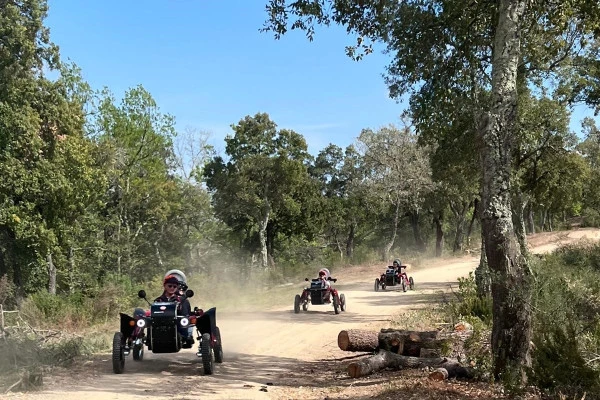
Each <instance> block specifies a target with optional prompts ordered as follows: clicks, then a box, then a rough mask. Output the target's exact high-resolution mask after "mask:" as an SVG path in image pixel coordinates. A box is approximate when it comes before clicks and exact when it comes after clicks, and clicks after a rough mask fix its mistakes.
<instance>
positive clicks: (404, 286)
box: [402, 279, 406, 292]
mask: <svg viewBox="0 0 600 400" xmlns="http://www.w3.org/2000/svg"><path fill="white" fill-rule="evenodd" d="M402 291H403V292H406V283H404V279H402Z"/></svg>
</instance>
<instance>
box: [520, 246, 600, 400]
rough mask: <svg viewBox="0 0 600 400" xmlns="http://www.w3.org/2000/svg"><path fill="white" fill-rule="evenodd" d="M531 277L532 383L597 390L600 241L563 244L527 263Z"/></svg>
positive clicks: (576, 391)
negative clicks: (533, 287)
mask: <svg viewBox="0 0 600 400" xmlns="http://www.w3.org/2000/svg"><path fill="white" fill-rule="evenodd" d="M532 266H533V268H534V271H535V274H536V281H537V288H536V296H535V310H536V312H535V314H534V336H533V343H534V345H535V347H534V350H533V354H532V356H533V368H532V370H531V372H530V375H531V379H532V381H533V383H535V384H536V385H538V386H539V387H541V388H543V389H544V390H547V391H549V392H551V393H558V392H562V393H564V394H573V395H575V394H579V395H582V394H583V393H584V392H587V393H588V396H591V395H592V394H593V393H594V394H596V395H599V394H600V378H599V377H600V362H598V360H596V358H597V354H599V353H600V283H599V281H598V273H599V272H600V245H597V244H594V245H588V246H565V247H562V248H560V249H559V250H557V251H556V252H555V253H554V254H551V255H548V256H546V257H545V258H544V259H542V260H539V261H536V262H534V263H533V264H532Z"/></svg>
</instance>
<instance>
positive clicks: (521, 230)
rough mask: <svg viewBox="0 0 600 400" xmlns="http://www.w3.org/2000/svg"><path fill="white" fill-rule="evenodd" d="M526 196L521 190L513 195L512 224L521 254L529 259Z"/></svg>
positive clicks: (516, 189)
mask: <svg viewBox="0 0 600 400" xmlns="http://www.w3.org/2000/svg"><path fill="white" fill-rule="evenodd" d="M523 197H524V195H523V193H522V192H521V190H520V189H518V188H515V189H514V191H513V194H512V222H513V226H514V228H515V235H516V237H517V240H518V242H519V246H521V254H522V255H524V256H525V257H527V256H528V255H529V249H528V247H527V237H526V235H525V218H524V217H523V212H524V210H525V207H526V206H527V200H524V199H523Z"/></svg>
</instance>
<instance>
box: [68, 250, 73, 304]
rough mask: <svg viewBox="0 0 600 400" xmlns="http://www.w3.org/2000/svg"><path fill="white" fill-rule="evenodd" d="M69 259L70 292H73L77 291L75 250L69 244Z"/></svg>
mask: <svg viewBox="0 0 600 400" xmlns="http://www.w3.org/2000/svg"><path fill="white" fill-rule="evenodd" d="M67 261H68V262H69V293H71V294H73V293H74V292H75V250H74V249H73V246H69V253H68V254H67Z"/></svg>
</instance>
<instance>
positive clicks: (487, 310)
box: [447, 272, 492, 325]
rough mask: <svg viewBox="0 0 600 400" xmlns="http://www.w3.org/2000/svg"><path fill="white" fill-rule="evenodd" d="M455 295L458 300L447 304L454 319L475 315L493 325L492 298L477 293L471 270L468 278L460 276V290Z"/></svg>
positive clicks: (486, 323)
mask: <svg viewBox="0 0 600 400" xmlns="http://www.w3.org/2000/svg"><path fill="white" fill-rule="evenodd" d="M455 296H456V301H450V302H449V303H448V304H447V306H448V307H449V314H450V315H451V316H452V321H458V320H460V319H463V317H475V318H478V319H479V320H480V321H481V322H483V323H484V324H485V325H491V323H492V298H491V297H489V296H486V297H479V296H478V295H477V285H476V283H475V276H474V275H473V273H472V272H469V276H468V277H466V278H458V292H457V293H455Z"/></svg>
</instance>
